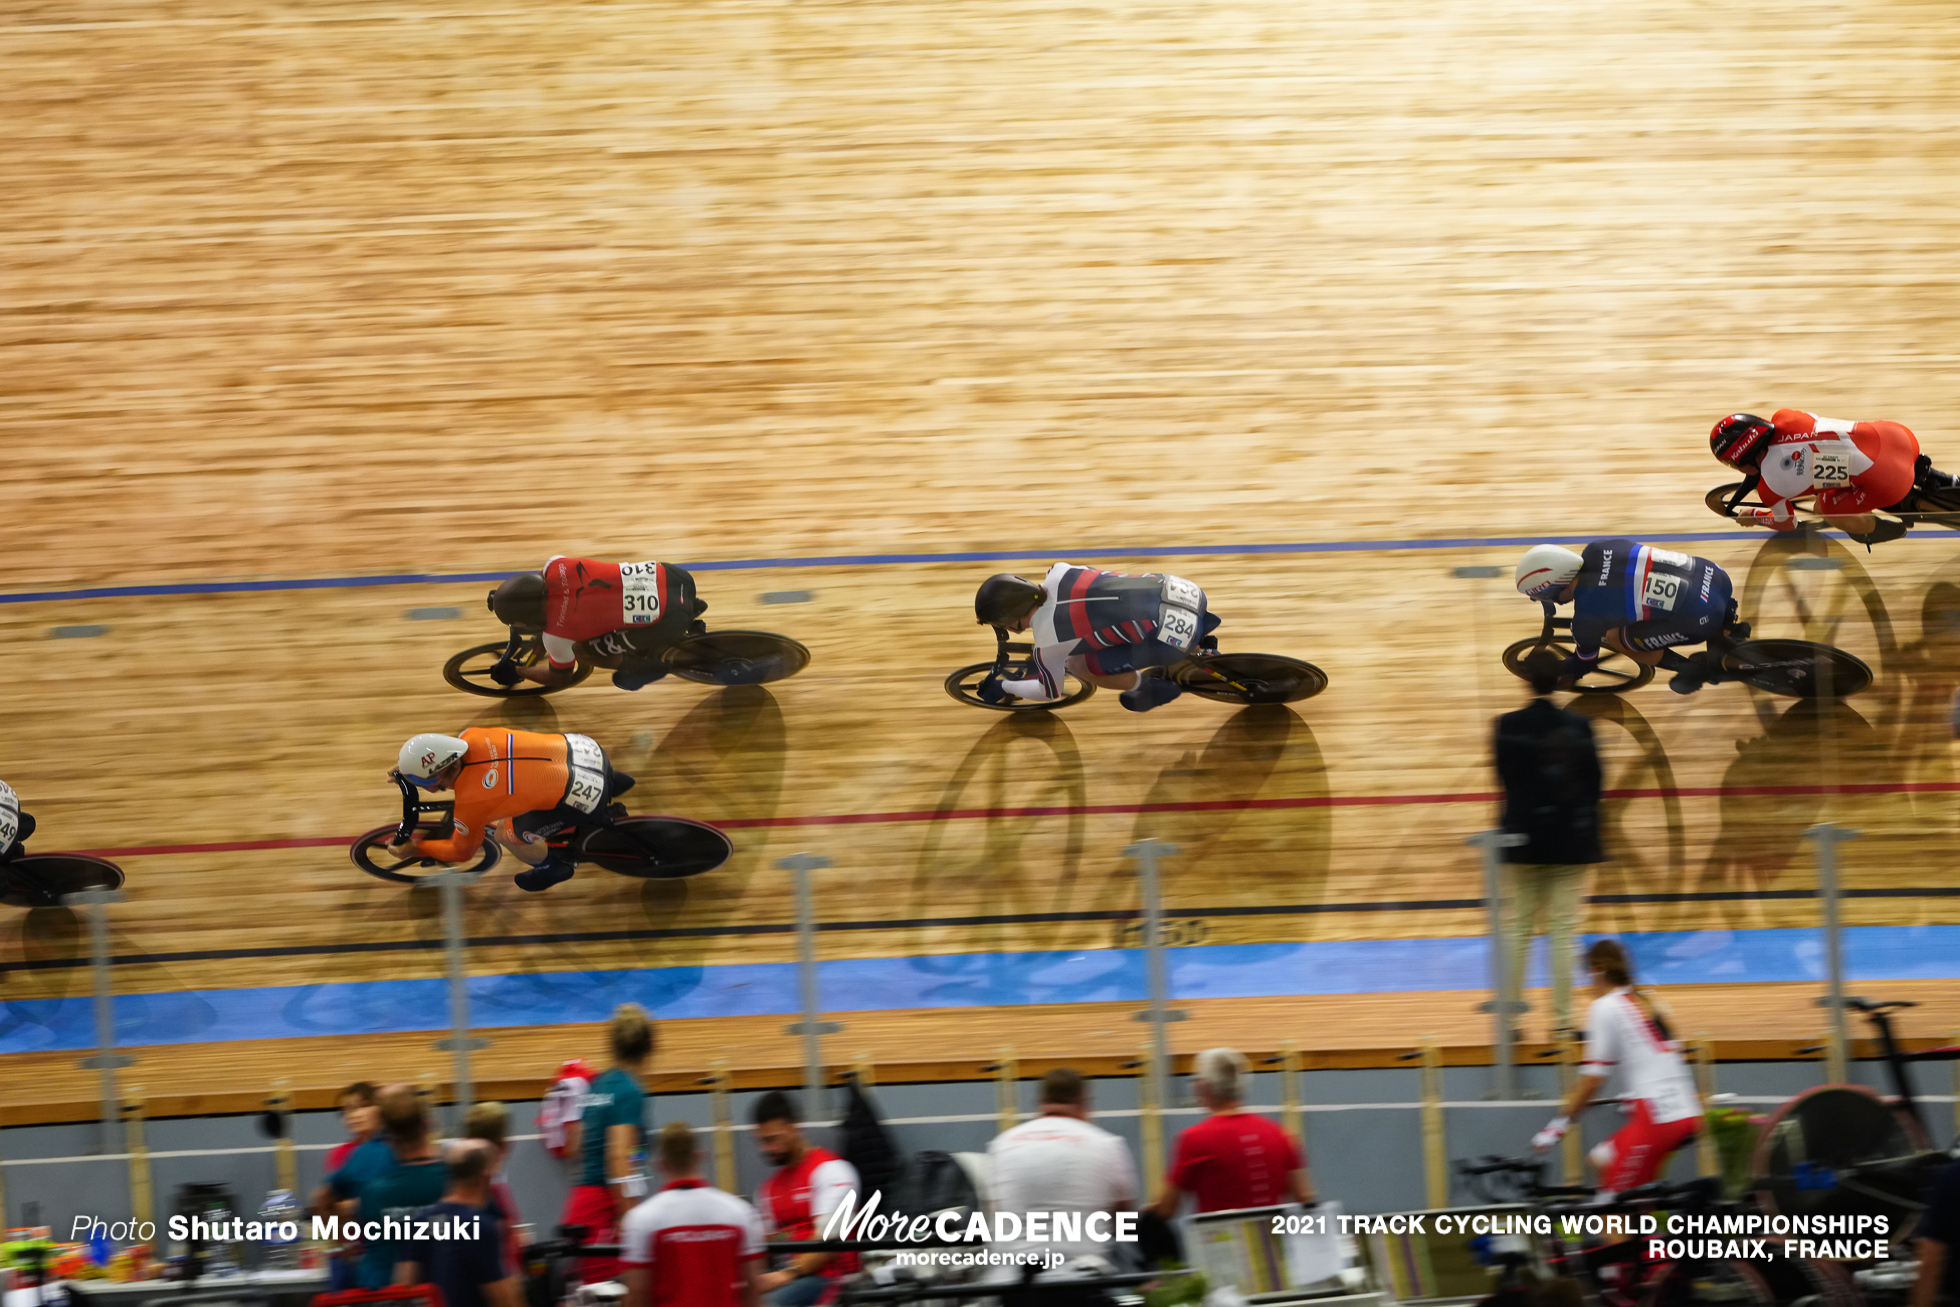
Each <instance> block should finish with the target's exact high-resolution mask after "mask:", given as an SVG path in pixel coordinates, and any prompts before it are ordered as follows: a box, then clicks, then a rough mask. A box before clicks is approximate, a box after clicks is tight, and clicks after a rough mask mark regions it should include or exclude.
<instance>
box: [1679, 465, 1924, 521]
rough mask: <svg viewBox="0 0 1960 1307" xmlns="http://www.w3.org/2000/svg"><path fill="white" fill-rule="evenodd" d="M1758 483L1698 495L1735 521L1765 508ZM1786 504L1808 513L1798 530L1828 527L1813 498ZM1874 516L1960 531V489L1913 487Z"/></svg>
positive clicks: (1732, 483)
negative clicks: (1902, 497)
mask: <svg viewBox="0 0 1960 1307" xmlns="http://www.w3.org/2000/svg"><path fill="white" fill-rule="evenodd" d="M1758 484H1759V480H1758V479H1757V478H1754V477H1752V478H1750V479H1749V480H1747V481H1728V482H1724V483H1723V484H1722V485H1719V486H1716V487H1715V488H1714V489H1713V490H1710V491H1709V492H1708V493H1707V494H1706V495H1704V496H1702V502H1703V503H1705V504H1707V505H1708V511H1709V512H1711V513H1713V514H1715V516H1717V517H1726V518H1728V519H1729V520H1730V521H1732V522H1733V521H1738V520H1740V518H1741V515H1742V514H1743V513H1744V512H1753V511H1754V510H1755V509H1758V508H1768V507H1769V505H1768V504H1765V503H1763V502H1762V500H1761V498H1759V497H1755V496H1754V492H1755V489H1756V487H1757V485H1758ZM1790 502H1791V504H1792V506H1800V507H1801V510H1802V511H1803V512H1804V513H1806V514H1808V515H1807V516H1804V517H1800V518H1799V519H1798V526H1799V528H1800V529H1805V528H1821V527H1824V526H1826V525H1828V523H1827V521H1826V520H1825V519H1824V517H1823V516H1822V515H1821V514H1818V513H1817V512H1816V509H1815V508H1814V507H1813V505H1814V504H1815V502H1816V496H1815V495H1798V496H1797V497H1796V498H1795V499H1794V500H1792V501H1790ZM1856 516H1862V514H1858V515H1856ZM1875 516H1877V517H1878V518H1879V520H1880V521H1884V520H1886V519H1892V520H1895V521H1897V522H1898V523H1899V524H1900V525H1901V526H1903V527H1906V528H1908V529H1910V528H1911V527H1914V526H1919V525H1922V524H1931V525H1935V526H1944V527H1952V528H1954V529H1955V530H1960V490H1949V489H1940V490H1923V489H1921V488H1919V487H1918V486H1914V487H1913V488H1912V489H1911V490H1910V491H1909V492H1907V494H1906V497H1905V498H1904V499H1902V500H1900V501H1899V502H1898V503H1897V504H1894V505H1893V506H1892V507H1890V508H1883V509H1878V510H1876V513H1875Z"/></svg>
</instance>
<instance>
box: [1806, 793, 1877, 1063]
mask: <svg viewBox="0 0 1960 1307" xmlns="http://www.w3.org/2000/svg"><path fill="white" fill-rule="evenodd" d="M1863 833H1864V832H1862V831H1856V830H1853V829H1851V828H1850V827H1849V826H1840V825H1838V824H1837V823H1836V822H1834V821H1822V822H1818V823H1817V824H1816V825H1815V826H1812V827H1811V828H1810V829H1809V830H1807V831H1805V832H1804V833H1803V837H1804V838H1805V839H1807V840H1811V841H1813V842H1814V843H1815V844H1816V845H1817V897H1818V899H1819V900H1821V902H1822V904H1823V909H1824V970H1825V983H1826V984H1827V985H1828V986H1829V992H1828V993H1827V994H1826V995H1825V997H1823V998H1821V999H1819V1000H1817V1006H1819V1007H1823V1008H1829V1009H1830V1012H1831V1037H1830V1040H1829V1046H1830V1047H1829V1059H1830V1072H1829V1074H1830V1077H1831V1081H1832V1083H1833V1084H1843V1083H1844V1082H1845V1081H1846V1080H1847V1079H1848V1078H1849V1076H1850V1063H1851V1035H1850V1032H1849V1031H1848V1030H1847V1029H1846V1028H1845V1021H1844V930H1843V925H1842V923H1841V921H1840V919H1839V914H1838V865H1837V846H1838V845H1839V844H1840V843H1841V842H1843V841H1845V840H1855V839H1857V838H1858V837H1859V836H1860V835H1861V834H1863Z"/></svg>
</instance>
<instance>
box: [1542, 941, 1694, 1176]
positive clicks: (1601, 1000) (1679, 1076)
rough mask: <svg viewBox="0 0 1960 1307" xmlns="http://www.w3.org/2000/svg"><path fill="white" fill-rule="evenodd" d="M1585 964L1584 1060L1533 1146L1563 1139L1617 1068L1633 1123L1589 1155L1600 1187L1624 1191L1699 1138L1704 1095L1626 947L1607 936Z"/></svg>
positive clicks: (1589, 953)
mask: <svg viewBox="0 0 1960 1307" xmlns="http://www.w3.org/2000/svg"><path fill="white" fill-rule="evenodd" d="M1586 965H1587V966H1588V967H1589V968H1591V970H1592V978H1593V993H1594V994H1595V995H1597V997H1595V998H1594V999H1593V1002H1592V1006H1591V1007H1590V1008H1589V1009H1588V1010H1587V1012H1586V1061H1585V1065H1584V1066H1583V1067H1581V1068H1580V1073H1579V1082H1578V1083H1577V1084H1576V1085H1574V1086H1573V1087H1572V1094H1571V1096H1570V1097H1568V1098H1567V1099H1566V1101H1565V1105H1564V1107H1563V1108H1562V1109H1560V1111H1559V1114H1558V1115H1557V1116H1556V1117H1554V1118H1552V1121H1551V1123H1550V1124H1549V1125H1547V1126H1546V1127H1545V1128H1544V1129H1543V1130H1540V1131H1539V1132H1538V1133H1537V1135H1535V1136H1534V1137H1533V1138H1532V1141H1531V1146H1532V1147H1533V1148H1536V1149H1539V1150H1540V1151H1543V1150H1544V1149H1547V1148H1550V1147H1551V1146H1552V1145H1553V1144H1555V1143H1557V1142H1558V1141H1559V1140H1560V1139H1561V1138H1563V1137H1564V1136H1565V1132H1566V1131H1567V1130H1569V1129H1570V1128H1571V1126H1572V1122H1573V1120H1574V1119H1575V1118H1576V1117H1577V1116H1578V1115H1579V1113H1581V1112H1583V1111H1585V1110H1586V1104H1588V1103H1590V1102H1591V1101H1592V1099H1593V1096H1594V1095H1595V1094H1597V1093H1598V1092H1599V1089H1600V1086H1602V1085H1604V1084H1605V1083H1606V1081H1607V1079H1608V1077H1610V1076H1612V1075H1613V1074H1615V1072H1617V1073H1618V1074H1619V1077H1620V1097H1621V1099H1622V1100H1623V1101H1625V1102H1626V1103H1628V1104H1629V1106H1630V1109H1631V1110H1630V1111H1629V1113H1628V1117H1627V1123H1626V1124H1625V1125H1623V1126H1621V1127H1620V1130H1619V1132H1618V1133H1617V1134H1615V1135H1614V1136H1613V1137H1612V1138H1611V1139H1608V1140H1607V1141H1606V1142H1604V1143H1602V1144H1600V1145H1599V1146H1598V1147H1596V1148H1594V1149H1593V1150H1592V1152H1590V1153H1589V1154H1587V1157H1588V1159H1589V1160H1590V1161H1591V1162H1592V1164H1593V1167H1594V1168H1595V1169H1596V1170H1597V1171H1598V1172H1599V1184H1600V1188H1601V1189H1603V1190H1605V1191H1606V1192H1608V1193H1624V1192H1625V1191H1626V1190H1628V1189H1634V1188H1638V1187H1639V1186H1640V1185H1643V1184H1647V1183H1649V1182H1650V1181H1652V1180H1653V1179H1654V1178H1655V1177H1656V1176H1657V1175H1659V1174H1660V1171H1661V1168H1662V1167H1663V1166H1665V1165H1666V1163H1667V1159H1668V1158H1669V1156H1671V1155H1672V1154H1673V1152H1674V1150H1675V1149H1677V1148H1680V1147H1682V1146H1684V1145H1685V1144H1687V1143H1688V1141H1689V1140H1691V1139H1693V1138H1694V1137H1695V1131H1696V1130H1697V1129H1698V1128H1699V1127H1700V1124H1701V1095H1700V1094H1699V1093H1698V1092H1697V1091H1696V1089H1695V1077H1694V1073H1693V1072H1692V1071H1690V1070H1689V1069H1688V1063H1687V1060H1686V1059H1685V1058H1683V1057H1682V1056H1681V1044H1680V1041H1679V1040H1677V1039H1675V1038H1674V1035H1673V1033H1672V1032H1671V1031H1670V1030H1669V1029H1668V1027H1667V1018H1666V1017H1665V1015H1663V1014H1662V1012H1661V1011H1660V1009H1659V1008H1658V1007H1656V1006H1655V1004H1654V1001H1653V999H1651V998H1650V997H1648V996H1647V994H1645V993H1644V992H1643V991H1641V990H1639V989H1637V988H1635V987H1634V984H1633V972H1632V969H1631V967H1630V965H1629V964H1628V962H1627V955H1626V950H1624V949H1622V948H1621V947H1620V946H1619V945H1618V944H1616V943H1614V942H1613V941H1612V940H1610V939H1602V940H1600V941H1599V942H1598V943H1596V944H1594V945H1593V946H1592V947H1591V948H1589V949H1587V950H1586Z"/></svg>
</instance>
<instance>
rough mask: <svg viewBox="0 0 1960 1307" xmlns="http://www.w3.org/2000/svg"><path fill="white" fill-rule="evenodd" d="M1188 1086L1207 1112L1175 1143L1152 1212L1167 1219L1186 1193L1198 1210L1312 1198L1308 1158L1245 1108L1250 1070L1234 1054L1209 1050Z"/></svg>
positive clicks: (1193, 1069)
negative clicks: (1194, 1092) (1246, 1083)
mask: <svg viewBox="0 0 1960 1307" xmlns="http://www.w3.org/2000/svg"><path fill="white" fill-rule="evenodd" d="M1191 1072H1192V1076H1191V1084H1192V1087H1193V1088H1194V1089H1195V1090H1196V1091H1197V1095H1198V1102H1199V1104H1200V1105H1201V1106H1203V1107H1204V1109H1205V1110H1206V1112H1207V1113H1208V1114H1209V1115H1207V1116H1206V1118H1205V1119H1204V1120H1202V1121H1200V1122H1198V1124H1196V1125H1194V1126H1192V1127H1191V1128H1190V1129H1188V1130H1186V1131H1185V1132H1184V1133H1183V1134H1181V1135H1179V1136H1178V1137H1177V1146H1176V1148H1175V1149H1174V1150H1173V1152H1172V1155H1171V1169H1170V1172H1169V1173H1168V1174H1167V1175H1166V1176H1165V1177H1164V1187H1163V1191H1162V1192H1161V1193H1159V1194H1158V1196H1157V1201H1156V1202H1154V1203H1152V1204H1151V1205H1150V1210H1151V1211H1153V1212H1155V1213H1156V1214H1157V1215H1159V1216H1161V1217H1163V1218H1165V1219H1166V1220H1169V1219H1170V1218H1171V1217H1174V1216H1176V1215H1177V1209H1178V1206H1179V1204H1180V1203H1182V1202H1183V1200H1184V1196H1185V1195H1186V1194H1189V1195H1191V1197H1192V1199H1193V1201H1194V1204H1195V1209H1196V1210H1197V1211H1200V1212H1222V1211H1229V1210H1232V1209H1234V1208H1240V1207H1276V1206H1278V1205H1280V1204H1282V1203H1287V1202H1295V1203H1308V1204H1311V1203H1313V1202H1315V1201H1317V1200H1316V1198H1315V1196H1314V1188H1313V1180H1312V1179H1311V1178H1310V1177H1309V1176H1308V1175H1307V1160H1306V1156H1305V1154H1303V1153H1302V1152H1301V1151H1300V1145H1299V1144H1298V1143H1297V1142H1295V1140H1294V1138H1293V1136H1292V1135H1289V1134H1288V1133H1286V1131H1284V1130H1282V1129H1280V1127H1279V1126H1278V1125H1276V1124H1275V1123H1273V1122H1271V1121H1268V1120H1267V1119H1266V1118H1265V1117H1263V1116H1255V1115H1253V1114H1252V1113H1251V1112H1247V1111H1245V1110H1244V1108H1243V1106H1242V1104H1243V1102H1244V1100H1245V1081H1246V1077H1247V1076H1248V1075H1250V1074H1251V1067H1250V1064H1248V1063H1247V1062H1246V1060H1245V1055H1244V1054H1243V1053H1241V1052H1239V1051H1238V1050H1237V1049H1235V1048H1208V1049H1206V1050H1205V1051H1204V1052H1202V1053H1200V1054H1198V1056H1197V1058H1196V1060H1195V1061H1194V1062H1193V1063H1192V1067H1191Z"/></svg>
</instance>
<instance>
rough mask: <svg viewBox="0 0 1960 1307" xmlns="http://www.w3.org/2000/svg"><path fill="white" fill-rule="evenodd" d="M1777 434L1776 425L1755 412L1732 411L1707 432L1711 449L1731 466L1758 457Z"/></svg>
mask: <svg viewBox="0 0 1960 1307" xmlns="http://www.w3.org/2000/svg"><path fill="white" fill-rule="evenodd" d="M1775 436H1776V428H1775V427H1774V426H1772V425H1771V424H1769V423H1768V422H1765V421H1764V420H1763V419H1761V418H1759V417H1757V416H1756V415H1755V414H1754V413H1731V414H1729V415H1728V416H1727V417H1725V418H1723V419H1722V420H1721V421H1720V422H1717V423H1716V424H1715V429H1714V430H1712V431H1710V432H1709V433H1708V452H1709V453H1711V454H1713V455H1715V457H1716V458H1717V459H1719V460H1720V461H1721V462H1723V463H1725V464H1727V465H1728V466H1729V467H1733V468H1740V467H1741V466H1742V465H1743V464H1744V463H1745V462H1747V461H1748V460H1750V459H1752V458H1755V457H1757V456H1758V455H1759V454H1761V452H1762V451H1763V448H1764V447H1765V446H1766V445H1768V444H1769V442H1770V441H1771V440H1772V439H1774V438H1775Z"/></svg>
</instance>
